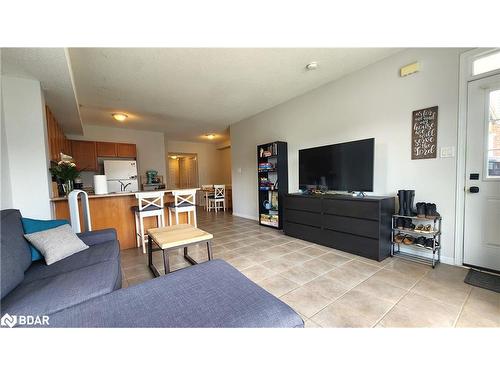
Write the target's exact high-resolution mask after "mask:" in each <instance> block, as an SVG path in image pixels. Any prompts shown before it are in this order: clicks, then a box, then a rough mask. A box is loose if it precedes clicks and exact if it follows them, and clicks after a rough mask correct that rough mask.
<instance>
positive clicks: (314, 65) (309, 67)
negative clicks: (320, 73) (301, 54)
mask: <svg viewBox="0 0 500 375" xmlns="http://www.w3.org/2000/svg"><path fill="white" fill-rule="evenodd" d="M316 69H318V63H317V62H316V61H312V62H310V63H309V64H307V65H306V70H316Z"/></svg>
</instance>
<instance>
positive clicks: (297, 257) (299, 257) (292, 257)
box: [283, 252, 312, 263]
mask: <svg viewBox="0 0 500 375" xmlns="http://www.w3.org/2000/svg"><path fill="white" fill-rule="evenodd" d="M283 259H286V260H289V261H292V262H295V263H304V262H305V261H307V260H311V259H312V257H310V256H309V255H305V254H302V253H299V252H294V253H290V254H286V255H283Z"/></svg>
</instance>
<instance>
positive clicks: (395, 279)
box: [372, 268, 421, 290]
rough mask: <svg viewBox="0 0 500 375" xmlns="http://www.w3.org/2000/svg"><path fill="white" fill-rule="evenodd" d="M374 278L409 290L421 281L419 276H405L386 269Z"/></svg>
mask: <svg viewBox="0 0 500 375" xmlns="http://www.w3.org/2000/svg"><path fill="white" fill-rule="evenodd" d="M372 278H373V279H375V280H379V281H384V282H386V283H387V284H391V285H394V286H397V287H399V288H403V289H407V290H409V289H411V288H412V287H413V286H414V285H415V284H416V283H417V281H419V280H420V279H421V277H418V276H410V275H405V274H403V273H400V272H396V271H391V270H386V269H385V268H382V269H381V270H380V271H378V272H377V273H376V274H374V275H373V276H372Z"/></svg>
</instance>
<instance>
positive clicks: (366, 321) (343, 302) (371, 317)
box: [312, 290, 393, 328]
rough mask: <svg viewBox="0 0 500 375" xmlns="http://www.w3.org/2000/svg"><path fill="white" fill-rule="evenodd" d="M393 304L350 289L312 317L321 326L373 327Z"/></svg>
mask: <svg viewBox="0 0 500 375" xmlns="http://www.w3.org/2000/svg"><path fill="white" fill-rule="evenodd" d="M392 306H393V304H392V303H391V302H389V301H387V300H383V299H380V298H377V297H374V296H372V295H370V294H367V293H364V292H360V291H354V290H351V291H349V292H347V293H346V294H344V295H343V296H342V297H340V298H339V299H337V300H336V301H335V302H333V303H332V304H331V305H329V306H328V307H327V308H325V309H324V310H322V311H320V312H319V313H318V314H316V315H314V316H313V317H312V320H313V322H315V323H317V324H319V325H320V326H321V327H338V328H347V327H359V328H361V327H365V328H367V327H373V326H374V325H375V324H377V322H378V321H379V320H380V319H381V318H382V317H383V316H384V314H385V313H386V312H387V311H389V309H390V308H391V307H392Z"/></svg>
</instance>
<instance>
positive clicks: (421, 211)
mask: <svg viewBox="0 0 500 375" xmlns="http://www.w3.org/2000/svg"><path fill="white" fill-rule="evenodd" d="M417 216H418V217H419V218H424V217H425V202H418V203H417Z"/></svg>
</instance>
